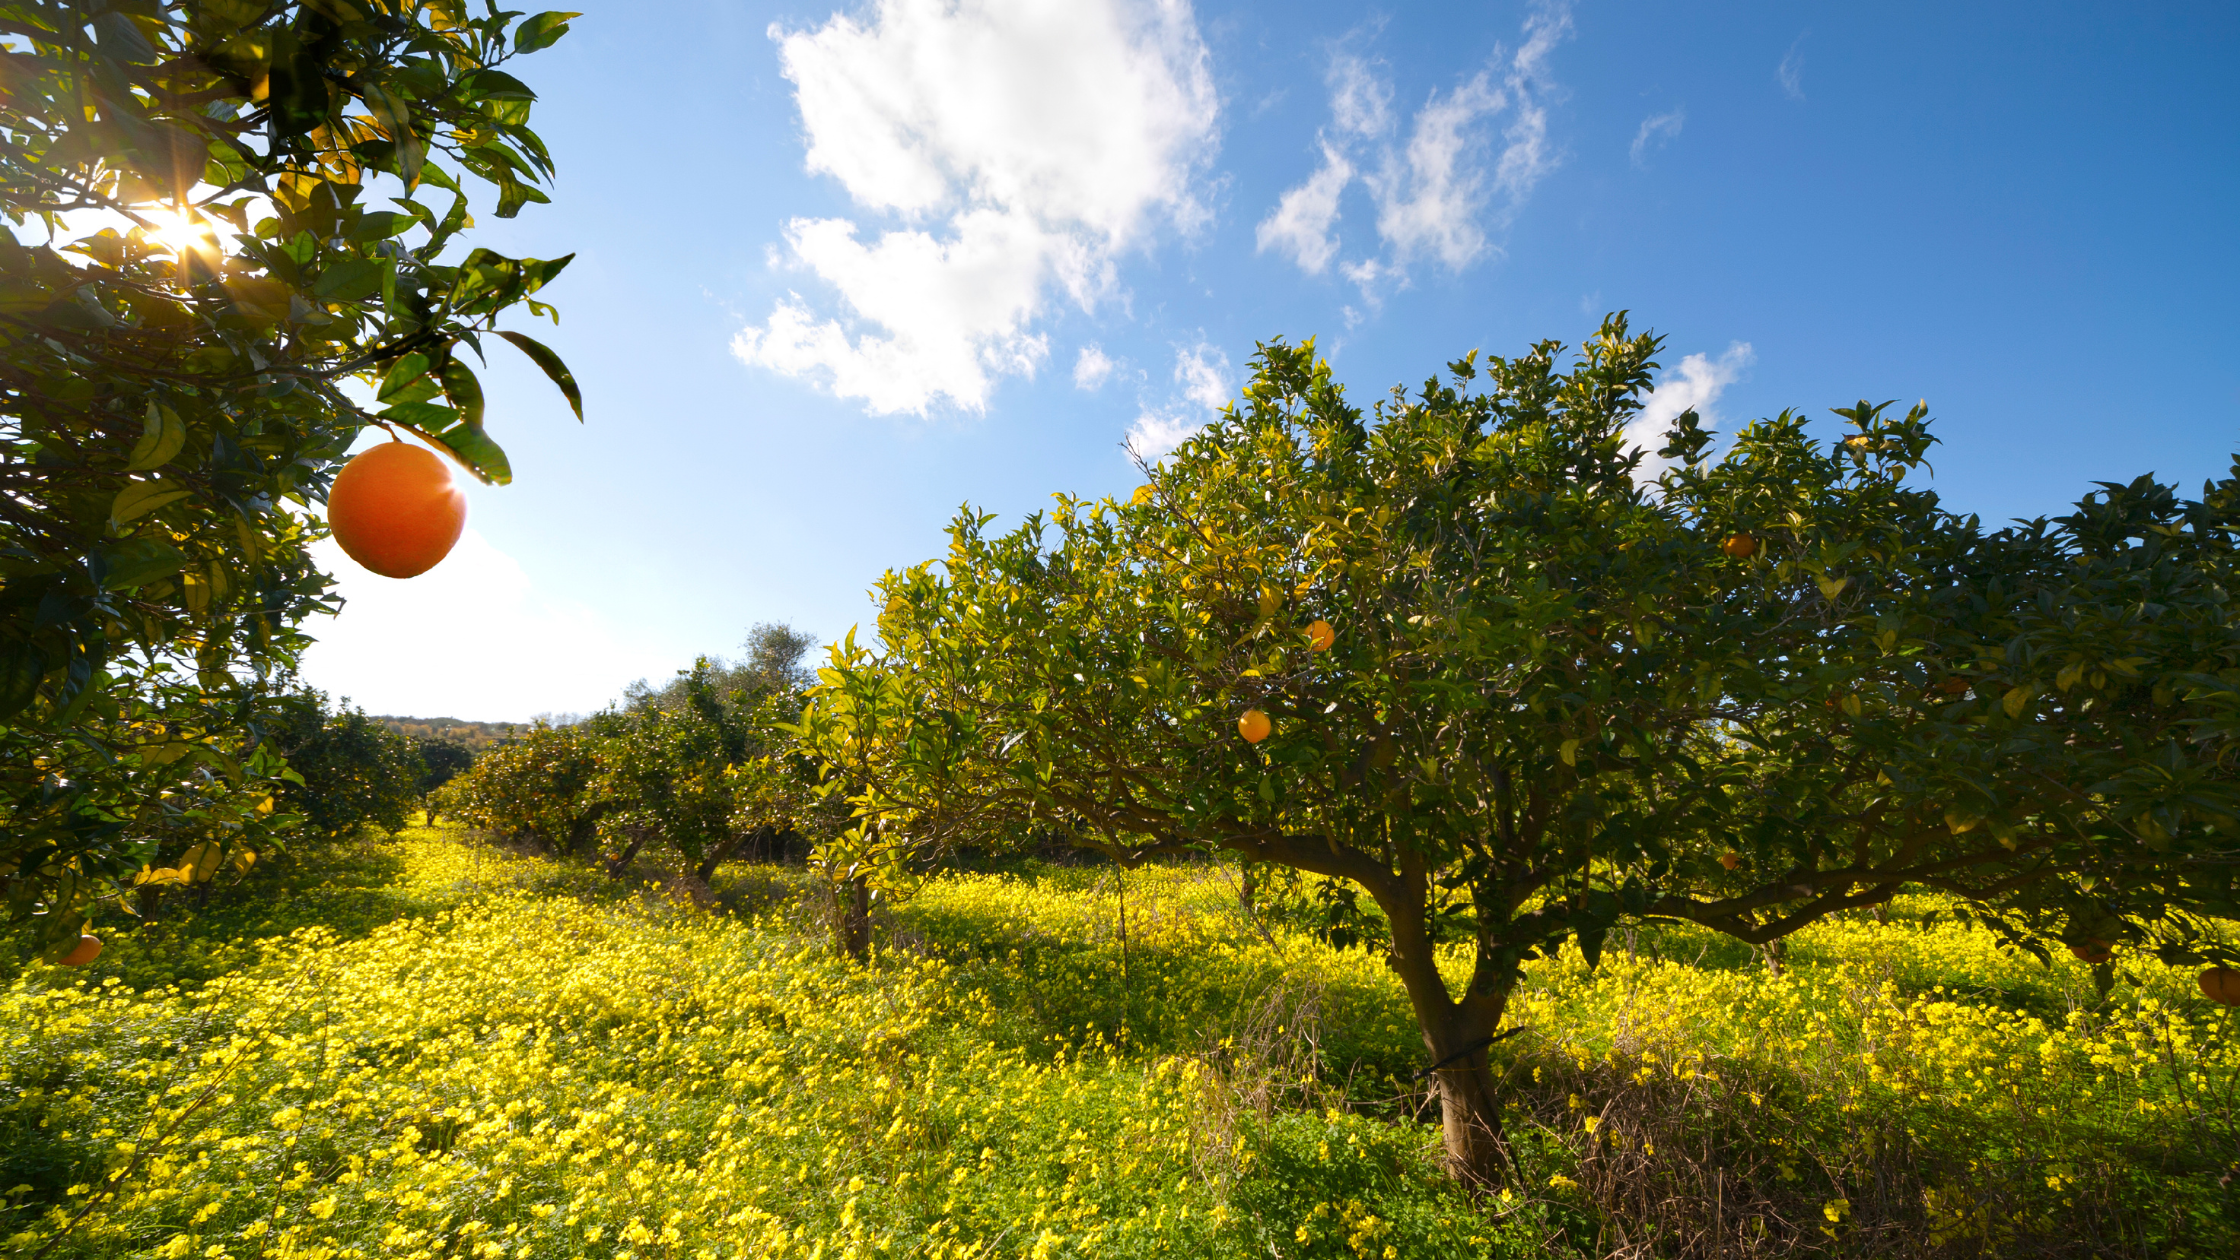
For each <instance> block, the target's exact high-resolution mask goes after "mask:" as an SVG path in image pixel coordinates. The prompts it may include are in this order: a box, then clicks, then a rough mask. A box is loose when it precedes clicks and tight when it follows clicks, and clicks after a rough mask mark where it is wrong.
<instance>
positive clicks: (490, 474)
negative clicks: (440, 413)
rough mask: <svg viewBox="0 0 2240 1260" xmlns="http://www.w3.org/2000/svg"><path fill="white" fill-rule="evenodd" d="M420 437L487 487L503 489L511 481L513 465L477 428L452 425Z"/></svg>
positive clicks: (502, 451)
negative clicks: (454, 459) (442, 449)
mask: <svg viewBox="0 0 2240 1260" xmlns="http://www.w3.org/2000/svg"><path fill="white" fill-rule="evenodd" d="M421 435H422V436H423V437H426V438H427V439H428V440H429V441H431V442H434V443H435V444H437V445H438V446H441V447H443V448H444V449H445V450H447V451H449V452H451V454H452V455H453V456H454V457H455V458H457V459H458V461H459V462H460V463H461V464H463V465H465V466H466V469H467V471H468V472H471V473H473V474H474V475H475V476H476V477H478V478H480V479H482V481H484V482H485V483H487V484H489V485H493V486H502V485H505V484H507V483H508V482H510V481H512V480H513V465H512V464H510V463H508V462H507V461H506V453H505V450H504V448H502V447H500V446H499V445H498V444H497V443H496V442H493V441H491V440H490V436H489V435H488V434H486V433H484V432H483V431H482V430H481V429H480V428H479V427H477V426H474V425H470V424H455V425H453V426H451V427H450V428H448V429H445V430H444V431H443V432H441V433H427V432H426V431H424V430H423V431H422V434H421Z"/></svg>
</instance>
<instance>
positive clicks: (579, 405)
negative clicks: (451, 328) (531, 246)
mask: <svg viewBox="0 0 2240 1260" xmlns="http://www.w3.org/2000/svg"><path fill="white" fill-rule="evenodd" d="M569 257H570V258H573V257H575V255H573V254H570V255H569ZM563 261H565V260H563ZM498 335H499V336H501V337H503V338H505V339H506V340H507V341H510V342H512V343H513V344H514V345H516V346H518V347H520V349H521V353H523V354H525V355H528V356H529V361H530V362H532V363H534V364H536V365H537V366H538V367H540V368H542V369H544V374H545V375H546V376H548V377H550V378H551V379H552V383H553V384H555V385H558V386H559V387H560V393H561V394H562V395H563V396H564V397H566V398H567V400H568V405H569V406H570V407H573V408H575V412H576V419H577V421H579V422H580V421H582V419H583V391H582V390H581V389H578V388H577V387H576V377H575V373H573V372H570V371H569V370H568V365H567V364H565V363H563V362H561V361H560V356H559V355H557V354H554V353H553V352H552V351H551V350H550V349H549V348H547V347H546V346H545V344H544V343H543V342H541V341H538V340H536V339H535V338H533V337H525V336H522V335H521V334H520V333H517V332H504V331H500V332H499V333H498Z"/></svg>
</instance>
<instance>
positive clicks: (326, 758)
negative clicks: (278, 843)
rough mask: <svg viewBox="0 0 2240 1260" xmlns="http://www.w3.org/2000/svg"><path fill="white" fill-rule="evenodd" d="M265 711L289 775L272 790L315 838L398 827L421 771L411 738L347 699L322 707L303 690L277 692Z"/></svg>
mask: <svg viewBox="0 0 2240 1260" xmlns="http://www.w3.org/2000/svg"><path fill="white" fill-rule="evenodd" d="M273 708H274V710H275V712H274V715H273V717H272V718H270V719H268V722H269V725H270V731H271V735H272V737H273V738H274V739H275V740H276V741H277V742H278V744H279V746H280V751H281V752H282V754H283V755H285V756H286V757H287V759H288V768H289V769H290V770H292V771H294V772H295V776H296V780H292V781H290V782H288V783H286V784H284V785H283V786H282V787H281V789H280V793H279V795H280V800H281V802H282V803H283V804H284V805H286V806H287V807H288V808H289V809H290V810H291V811H292V812H294V813H297V814H300V815H301V816H302V817H303V819H304V821H305V822H306V823H307V824H308V825H309V826H310V827H311V828H312V829H313V830H315V831H317V832H318V833H320V834H322V835H330V836H334V835H344V834H347V833H348V832H351V831H355V830H356V829H357V828H359V827H360V826H363V825H366V824H369V823H370V824H372V825H373V826H376V827H379V828H381V829H382V830H383V831H388V832H397V831H402V830H403V829H404V825H405V820H406V818H407V817H408V816H409V815H410V814H411V812H412V811H413V810H414V809H415V808H417V806H418V804H419V785H420V780H421V778H422V776H424V775H425V774H426V773H427V769H428V768H427V764H426V763H425V762H423V761H422V760H421V759H420V754H419V751H418V750H417V749H415V748H414V747H413V744H412V741H411V740H408V739H406V738H405V737H404V736H402V735H399V734H397V733H396V732H395V731H392V730H390V729H389V728H388V727H386V726H383V725H382V724H381V723H380V722H379V721H376V720H375V719H373V718H369V717H367V716H366V713H365V710H363V709H356V708H352V707H350V705H349V703H348V702H347V701H346V702H344V703H343V704H342V705H341V706H339V707H335V708H329V707H328V704H327V697H326V695H325V694H324V693H322V692H319V691H316V690H313V689H311V688H308V687H307V688H303V689H300V690H295V691H289V692H285V693H283V694H282V695H280V696H279V697H278V698H277V700H276V702H275V703H274V706H273Z"/></svg>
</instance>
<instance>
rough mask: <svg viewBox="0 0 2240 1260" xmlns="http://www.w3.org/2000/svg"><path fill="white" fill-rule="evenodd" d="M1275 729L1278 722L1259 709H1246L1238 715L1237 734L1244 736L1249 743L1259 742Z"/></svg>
mask: <svg viewBox="0 0 2240 1260" xmlns="http://www.w3.org/2000/svg"><path fill="white" fill-rule="evenodd" d="M1275 729H1276V724H1275V723H1274V722H1271V721H1269V720H1268V715H1267V714H1265V713H1262V712H1261V711H1260V710H1258V709H1246V710H1245V711H1244V712H1243V713H1241V714H1238V715H1237V734H1239V735H1242V736H1244V742H1246V743H1248V744H1257V743H1259V742H1260V741H1261V740H1263V739H1266V738H1267V737H1268V735H1269V733H1270V732H1272V731H1274V730H1275Z"/></svg>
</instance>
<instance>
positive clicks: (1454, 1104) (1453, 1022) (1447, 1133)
mask: <svg viewBox="0 0 2240 1260" xmlns="http://www.w3.org/2000/svg"><path fill="white" fill-rule="evenodd" d="M1369 891H1370V894H1371V895H1372V896H1374V897H1376V899H1377V904H1378V905H1379V906H1380V907H1382V908H1383V910H1384V912H1385V917H1386V918H1387V919H1388V920H1390V922H1391V924H1392V957H1391V964H1392V969H1393V970H1394V971H1395V972H1397V973H1399V976H1400V983H1401V984H1402V986H1404V987H1405V988H1406V989H1407V991H1408V1002H1409V1004H1410V1005H1411V1006H1413V1007H1414V1008H1415V1014H1416V1026H1417V1027H1418V1028H1420V1029H1421V1030H1422V1031H1423V1044H1424V1048H1425V1049H1426V1050H1428V1051H1430V1053H1431V1062H1432V1067H1431V1068H1430V1075H1431V1078H1432V1081H1433V1084H1434V1085H1435V1087H1436V1088H1437V1090H1438V1094H1439V1113H1440V1127H1441V1129H1442V1134H1443V1137H1444V1139H1445V1143H1446V1152H1447V1170H1448V1172H1450V1173H1451V1174H1453V1176H1454V1177H1455V1179H1456V1180H1458V1181H1461V1182H1462V1183H1463V1184H1465V1185H1468V1186H1473V1187H1493V1186H1499V1185H1501V1184H1502V1183H1504V1182H1506V1181H1507V1180H1508V1179H1509V1173H1510V1162H1509V1145H1508V1141H1507V1138H1506V1137H1505V1136H1504V1135H1503V1133H1502V1131H1501V1084H1500V1081H1499V1080H1497V1079H1496V1078H1495V1076H1494V1074H1493V1065H1492V1062H1491V1059H1490V1058H1489V1056H1488V1055H1487V1049H1488V1048H1489V1047H1490V1046H1492V1044H1493V1040H1494V1034H1495V1032H1496V1030H1498V1029H1499V1028H1500V1026H1501V1016H1502V1012H1503V1011H1505V1010H1506V1009H1507V1008H1508V1005H1509V993H1510V988H1511V986H1510V985H1508V984H1499V985H1498V986H1496V985H1493V984H1488V983H1485V982H1484V979H1483V978H1482V977H1481V978H1480V979H1479V980H1477V981H1475V982H1474V983H1473V984H1472V987H1471V989H1470V991H1468V992H1466V993H1464V994H1463V996H1462V997H1461V999H1459V1000H1457V999H1456V998H1455V997H1454V995H1453V994H1451V993H1450V992H1448V990H1447V982H1446V978H1445V977H1443V976H1441V975H1440V974H1439V964H1438V955H1437V951H1436V950H1435V948H1434V946H1433V943H1432V939H1431V924H1430V921H1429V919H1428V918H1427V917H1426V915H1425V897H1424V894H1425V892H1426V889H1425V887H1424V881H1423V878H1422V876H1421V874H1420V873H1419V872H1417V871H1415V870H1413V869H1405V868H1404V869H1403V870H1402V872H1401V873H1400V875H1399V877H1398V878H1396V879H1390V880H1385V881H1380V882H1379V883H1378V884H1377V885H1373V886H1371V887H1370V889H1369Z"/></svg>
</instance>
